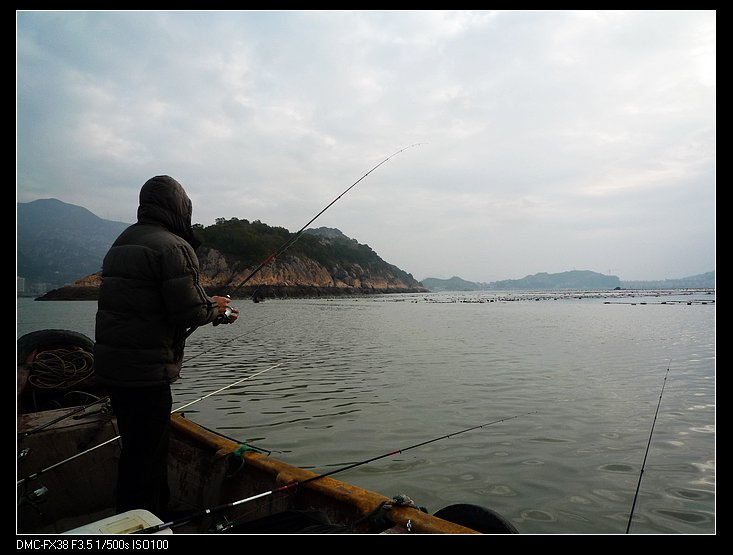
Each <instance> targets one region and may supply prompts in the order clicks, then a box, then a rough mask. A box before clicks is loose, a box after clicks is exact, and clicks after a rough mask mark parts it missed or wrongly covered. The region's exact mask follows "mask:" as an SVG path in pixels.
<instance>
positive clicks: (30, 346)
mask: <svg viewBox="0 0 733 555" xmlns="http://www.w3.org/2000/svg"><path fill="white" fill-rule="evenodd" d="M54 347H80V348H82V349H84V350H85V351H88V352H90V353H93V352H94V341H92V340H91V339H90V338H89V337H87V336H86V335H84V334H83V333H79V332H77V331H72V330H59V329H47V330H39V331H32V332H30V333H27V334H25V335H24V336H22V337H20V338H19V339H18V343H17V349H18V364H24V363H26V362H28V357H30V356H31V355H32V354H33V353H34V352H35V351H38V350H42V349H48V348H54Z"/></svg>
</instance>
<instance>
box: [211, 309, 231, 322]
mask: <svg viewBox="0 0 733 555" xmlns="http://www.w3.org/2000/svg"><path fill="white" fill-rule="evenodd" d="M232 312H234V309H233V308H231V307H229V306H228V307H226V308H225V309H224V314H219V316H217V317H216V319H215V320H214V322H213V323H214V325H215V326H218V325H219V324H231V323H232V322H233V321H234V319H232V317H231V316H232Z"/></svg>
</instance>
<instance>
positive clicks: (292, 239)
mask: <svg viewBox="0 0 733 555" xmlns="http://www.w3.org/2000/svg"><path fill="white" fill-rule="evenodd" d="M423 144H425V143H414V144H411V145H409V146H406V147H404V148H401V149H400V150H398V151H397V152H394V153H392V154H390V155H389V156H387V157H386V158H385V159H384V160H382V161H381V162H379V163H378V164H377V165H376V166H374V167H373V168H372V169H370V170H369V171H368V172H366V173H365V174H364V175H362V176H361V177H360V178H359V179H357V180H356V181H354V183H352V184H351V185H349V187H347V188H346V189H345V190H344V191H343V192H342V193H341V194H340V195H339V196H337V197H336V198H334V199H333V200H332V201H331V202H329V203H328V204H327V205H326V206H325V207H324V208H323V209H322V210H321V211H320V212H318V214H316V215H315V216H313V217H312V218H311V219H310V220H309V221H308V222H307V223H306V224H305V225H304V226H303V227H301V228H300V229H299V230H298V231H297V232H296V233H295V234H294V235H293V236H292V237H290V238H289V239H288V240H287V241H285V242H284V243H283V244H282V245H280V246H279V247H278V248H277V249H276V250H275V251H273V252H272V253H271V254H270V255H269V256H267V257H266V258H265V259H264V260H263V261H262V262H260V264H259V265H258V266H257V267H256V268H255V269H254V270H252V271H251V272H250V273H249V275H248V276H247V277H246V278H244V279H243V280H242V281H241V282H240V283H239V285H237V286H236V287H235V288H234V289H233V290H232V291H231V292H230V293H229V296H231V295H233V294H234V293H236V292H237V291H239V289H241V288H242V287H244V285H245V284H246V283H247V282H248V281H249V280H251V279H252V278H253V277H254V276H255V275H257V273H258V272H259V271H260V270H262V268H264V267H265V266H267V265H268V264H269V263H270V262H272V261H273V260H275V258H277V257H278V256H279V255H280V254H281V253H282V252H284V251H285V250H286V249H288V248H289V247H290V246H292V245H293V243H295V242H296V241H297V240H298V239H299V238H300V236H301V235H302V234H303V233H304V232H305V230H306V228H307V227H308V226H309V225H311V224H312V223H313V222H314V221H316V219H317V218H318V217H319V216H320V215H321V214H323V213H324V212H325V211H326V210H328V209H329V208H331V206H333V205H334V204H335V203H336V202H337V201H338V200H339V199H340V198H341V197H343V196H344V195H345V194H346V193H348V192H349V191H350V190H351V189H353V188H354V187H356V185H357V184H359V182H361V181H362V180H364V179H366V177H367V176H368V175H369V174H370V173H372V172H373V171H374V170H376V169H377V168H379V167H380V166H381V165H382V164H385V163H387V162H388V161H389V160H391V159H392V158H394V157H395V156H397V155H398V154H400V153H402V152H404V151H405V150H407V149H409V148H413V147H415V146H420V145H423ZM196 329H197V328H196V326H194V327H192V328H191V329H189V330H188V331H187V332H186V334H185V335H184V337H183V339H186V338H187V337H188V336H189V335H191V334H192V333H193V332H194V331H196Z"/></svg>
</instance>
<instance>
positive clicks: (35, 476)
mask: <svg viewBox="0 0 733 555" xmlns="http://www.w3.org/2000/svg"><path fill="white" fill-rule="evenodd" d="M283 364H285V363H284V362H278V363H277V364H273V365H272V366H270V367H269V368H265V369H264V370H260V371H259V372H255V373H254V374H250V375H249V376H246V377H244V378H242V379H240V380H237V381H236V382H234V383H231V384H229V385H225V386H224V387H221V388H219V389H217V390H216V391H212V392H211V393H207V394H206V395H204V396H202V397H199V398H198V399H195V400H193V401H190V402H188V403H185V404H183V405H181V406H180V407H178V408H175V409H173V410H172V411H171V414H173V413H176V412H179V411H182V410H183V409H185V408H186V407H190V406H191V405H193V404H195V403H198V402H200V401H203V400H204V399H206V398H208V397H211V396H212V395H216V394H217V393H221V392H222V391H224V390H226V389H229V388H230V387H234V386H235V385H237V384H240V383H242V382H243V381H246V380H249V379H251V378H254V377H255V376H259V375H260V374H264V373H265V372H267V371H269V370H272V369H273V368H277V367H278V366H282V365H283ZM119 438H120V436H119V435H117V436H115V437H113V438H111V439H108V440H107V441H104V442H102V443H100V444H98V445H95V446H94V447H90V448H89V449H86V450H85V451H81V452H79V453H77V454H76V455H72V456H71V457H69V458H67V459H64V460H62V461H60V462H57V463H55V464H53V465H51V466H48V467H46V468H44V469H42V470H39V471H38V472H36V473H34V474H31V475H29V476H26V477H25V478H21V479H20V480H18V482H17V485H18V486H20V485H22V484H24V483H25V482H28V481H30V480H35V479H36V478H38V477H39V476H41V475H42V474H45V473H46V472H48V471H50V470H53V469H54V468H57V467H59V466H61V465H62V464H65V463H67V462H69V461H73V460H74V459H77V458H79V457H81V456H82V455H86V454H87V453H90V452H92V451H94V450H95V449H99V448H100V447H102V446H104V445H107V444H108V443H112V442H113V441H115V440H117V439H119Z"/></svg>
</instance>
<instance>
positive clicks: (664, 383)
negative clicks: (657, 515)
mask: <svg viewBox="0 0 733 555" xmlns="http://www.w3.org/2000/svg"><path fill="white" fill-rule="evenodd" d="M669 363H670V365H671V363H672V360H671V359H670V361H669ZM667 374H669V365H668V366H667V371H666V372H665V373H664V381H663V382H662V391H661V392H660V393H659V401H657V410H656V411H654V420H653V421H652V429H651V431H650V432H649V441H648V442H647V444H646V452H645V453H644V461H643V462H642V463H641V471H640V472H639V481H638V482H637V484H636V493H634V502H633V503H632V504H631V512H630V513H629V522H628V523H627V524H626V533H627V534H628V533H629V529H630V528H631V519H632V518H633V517H634V507H636V499H637V497H639V487H640V486H641V479H642V477H643V476H644V466H645V465H646V457H647V455H648V454H649V446H650V445H651V444H652V435H653V434H654V425H655V424H656V423H657V414H659V405H661V404H662V395H664V386H665V385H666V384H667Z"/></svg>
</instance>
